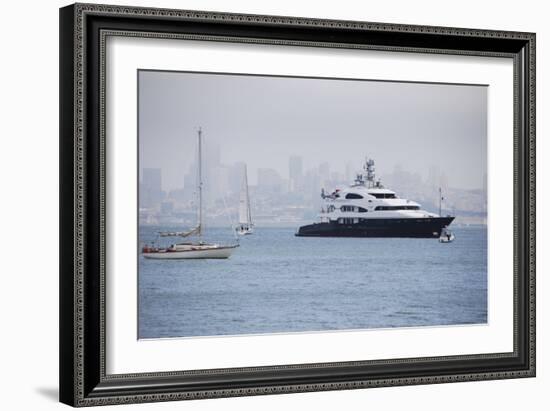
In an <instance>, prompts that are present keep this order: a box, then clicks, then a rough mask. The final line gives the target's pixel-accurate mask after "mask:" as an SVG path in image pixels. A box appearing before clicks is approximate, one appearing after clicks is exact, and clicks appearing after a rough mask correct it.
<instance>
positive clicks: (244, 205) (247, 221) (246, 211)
mask: <svg viewBox="0 0 550 411" xmlns="http://www.w3.org/2000/svg"><path fill="white" fill-rule="evenodd" d="M253 226H254V224H253V223H252V215H251V213H250V195H249V193H248V176H247V171H246V165H245V166H244V174H243V181H242V184H241V195H240V199H239V224H238V226H237V228H236V231H237V234H239V235H249V234H252V233H253V232H254V228H253Z"/></svg>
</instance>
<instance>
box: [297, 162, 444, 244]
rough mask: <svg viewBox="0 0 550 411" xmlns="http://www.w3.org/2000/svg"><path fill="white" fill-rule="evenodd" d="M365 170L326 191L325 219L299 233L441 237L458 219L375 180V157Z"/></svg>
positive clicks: (305, 227) (320, 235)
mask: <svg viewBox="0 0 550 411" xmlns="http://www.w3.org/2000/svg"><path fill="white" fill-rule="evenodd" d="M363 169H364V171H365V173H366V174H358V175H357V178H356V179H355V182H354V183H353V184H352V185H350V186H349V187H346V188H344V189H337V190H335V191H333V192H332V193H330V194H327V193H326V192H325V191H324V190H322V191H321V197H322V198H323V200H324V202H325V204H324V205H323V208H322V210H321V213H320V214H319V217H320V220H321V222H319V223H315V224H310V225H305V226H302V227H300V228H299V229H298V231H297V232H296V236H300V237H418V238H438V237H440V235H441V231H442V230H443V229H444V228H445V227H447V226H449V224H451V222H452V221H453V220H454V217H452V216H447V217H442V216H441V215H438V214H434V213H430V212H428V211H425V210H422V208H421V206H420V204H418V203H416V202H414V201H411V200H407V199H404V198H399V197H398V196H397V194H396V193H395V192H394V191H392V190H388V189H387V188H385V187H384V186H383V185H382V184H381V182H380V180H378V181H375V169H374V161H373V160H371V159H368V160H366V162H365V165H364V166H363ZM440 198H441V196H440ZM440 214H441V211H440Z"/></svg>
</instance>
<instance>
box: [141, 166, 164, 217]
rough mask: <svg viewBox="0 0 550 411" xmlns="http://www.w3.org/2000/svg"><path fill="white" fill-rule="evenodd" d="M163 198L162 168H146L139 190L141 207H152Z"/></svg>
mask: <svg viewBox="0 0 550 411" xmlns="http://www.w3.org/2000/svg"><path fill="white" fill-rule="evenodd" d="M161 200H162V175H161V169H160V168H144V169H143V172H142V180H141V187H140V191H139V201H140V207H144V208H150V207H155V206H157V205H158V204H160V202H161Z"/></svg>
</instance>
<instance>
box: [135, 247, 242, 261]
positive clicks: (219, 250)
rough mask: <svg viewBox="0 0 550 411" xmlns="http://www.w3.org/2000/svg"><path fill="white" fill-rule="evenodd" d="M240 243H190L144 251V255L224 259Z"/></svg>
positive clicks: (182, 258) (173, 258)
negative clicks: (224, 244) (223, 244)
mask: <svg viewBox="0 0 550 411" xmlns="http://www.w3.org/2000/svg"><path fill="white" fill-rule="evenodd" d="M237 247H238V245H231V246H219V245H190V246H187V247H180V246H176V247H175V249H170V248H168V249H160V250H154V251H150V252H143V257H144V258H148V259H156V260H191V259H195V260H196V259H224V258H229V257H230V256H231V254H232V253H233V250H235V248H237Z"/></svg>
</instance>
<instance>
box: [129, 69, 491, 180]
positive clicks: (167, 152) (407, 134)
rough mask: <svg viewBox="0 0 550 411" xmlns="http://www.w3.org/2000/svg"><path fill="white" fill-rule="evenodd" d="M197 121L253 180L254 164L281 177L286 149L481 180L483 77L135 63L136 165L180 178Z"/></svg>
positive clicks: (318, 158) (338, 162) (314, 158)
mask: <svg viewBox="0 0 550 411" xmlns="http://www.w3.org/2000/svg"><path fill="white" fill-rule="evenodd" d="M199 126H201V127H202V129H203V132H204V134H203V135H204V139H205V144H206V145H208V144H212V143H214V144H219V146H220V149H221V160H222V163H226V164H232V163H235V162H239V161H242V162H246V163H247V165H248V169H249V181H250V183H251V184H255V182H256V170H257V168H273V169H276V170H277V171H278V172H279V173H280V174H281V176H282V177H283V178H288V158H289V156H291V155H298V156H302V157H303V163H304V171H306V170H307V169H308V168H311V167H317V166H318V165H319V164H320V163H322V162H325V161H326V162H328V163H329V164H330V167H331V171H338V172H341V173H344V172H345V168H346V164H348V163H352V164H353V165H354V166H355V168H357V169H360V167H361V166H362V163H363V159H364V157H365V156H366V155H368V156H369V157H371V158H373V159H374V160H375V161H376V166H377V174H378V175H382V176H383V175H384V174H388V173H391V172H392V171H393V169H394V167H395V166H396V165H400V166H401V167H402V168H403V169H404V170H406V171H409V172H412V173H415V172H417V173H420V174H421V175H422V177H423V178H426V176H427V174H428V169H429V168H430V166H437V167H439V168H440V169H441V170H443V171H444V172H445V173H446V175H447V178H448V182H449V186H450V187H456V188H465V189H474V188H482V187H483V179H484V174H485V173H486V167H487V87H486V86H471V85H447V84H419V83H401V82H377V81H360V80H351V81H350V80H333V79H330V80H326V79H309V78H308V79H303V78H289V77H284V78H283V77H264V76H246V75H220V74H197V73H179V72H178V73H172V72H153V71H140V72H139V141H140V147H139V149H140V150H139V153H140V154H139V155H140V168H145V167H152V168H161V169H162V179H163V189H165V190H170V189H173V188H180V187H182V186H183V175H184V174H185V173H186V172H187V171H188V169H189V166H190V164H191V163H192V162H193V160H194V159H195V157H196V140H197V131H196V130H197V128H198V127H199Z"/></svg>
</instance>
